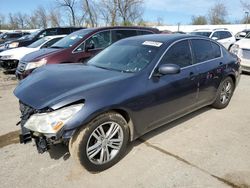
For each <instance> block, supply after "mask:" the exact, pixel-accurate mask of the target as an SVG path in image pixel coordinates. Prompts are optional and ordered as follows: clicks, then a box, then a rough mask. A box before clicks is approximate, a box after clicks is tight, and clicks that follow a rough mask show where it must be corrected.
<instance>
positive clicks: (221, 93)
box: [212, 77, 235, 109]
mask: <svg viewBox="0 0 250 188" xmlns="http://www.w3.org/2000/svg"><path fill="white" fill-rule="evenodd" d="M234 88H235V85H234V82H233V80H232V78H231V77H227V78H226V79H224V80H223V81H222V82H221V84H220V86H219V89H218V92H217V97H216V100H215V102H214V103H213V104H212V106H213V107H214V108H217V109H222V108H225V107H227V105H228V104H229V102H230V100H231V98H232V96H233V92H234Z"/></svg>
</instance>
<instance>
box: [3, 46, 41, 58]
mask: <svg viewBox="0 0 250 188" xmlns="http://www.w3.org/2000/svg"><path fill="white" fill-rule="evenodd" d="M37 50H39V49H38V48H27V47H20V48H14V49H10V50H5V51H3V52H1V53H0V56H10V55H11V56H12V57H11V59H17V60H20V59H21V58H22V57H23V56H25V55H26V54H29V53H31V52H34V51H37Z"/></svg>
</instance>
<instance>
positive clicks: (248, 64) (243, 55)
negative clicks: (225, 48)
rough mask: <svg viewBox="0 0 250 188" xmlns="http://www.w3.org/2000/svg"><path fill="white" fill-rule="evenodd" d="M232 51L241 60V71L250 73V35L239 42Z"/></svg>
mask: <svg viewBox="0 0 250 188" xmlns="http://www.w3.org/2000/svg"><path fill="white" fill-rule="evenodd" d="M230 51H231V52H232V53H234V54H236V55H237V56H238V57H239V58H240V59H241V70H242V71H245V72H250V33H248V34H247V36H246V37H245V38H243V39H241V40H239V41H237V42H236V43H235V44H234V45H233V46H232V48H231V49H230Z"/></svg>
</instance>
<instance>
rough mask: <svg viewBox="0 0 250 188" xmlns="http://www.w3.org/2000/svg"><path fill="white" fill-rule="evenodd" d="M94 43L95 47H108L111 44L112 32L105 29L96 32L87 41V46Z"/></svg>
mask: <svg viewBox="0 0 250 188" xmlns="http://www.w3.org/2000/svg"><path fill="white" fill-rule="evenodd" d="M90 44H94V49H100V48H106V47H107V46H109V45H110V44H111V32H110V31H103V32H99V33H96V34H94V35H93V36H92V37H90V38H89V39H88V40H87V41H86V46H88V45H90Z"/></svg>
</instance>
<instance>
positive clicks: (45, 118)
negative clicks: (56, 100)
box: [24, 104, 84, 134]
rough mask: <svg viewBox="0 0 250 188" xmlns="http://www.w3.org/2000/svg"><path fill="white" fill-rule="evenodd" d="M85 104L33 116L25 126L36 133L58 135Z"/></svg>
mask: <svg viewBox="0 0 250 188" xmlns="http://www.w3.org/2000/svg"><path fill="white" fill-rule="evenodd" d="M83 106H84V104H76V105H72V106H68V107H65V108H62V109H59V110H55V111H53V112H48V113H40V114H34V115H32V116H31V117H30V118H29V119H28V121H27V122H26V123H25V124H24V127H25V128H27V129H29V130H32V131H34V132H39V133H44V134H55V133H57V132H58V131H59V130H60V129H61V128H62V127H63V126H64V125H65V124H66V123H67V122H68V121H69V120H70V119H71V118H72V117H73V116H74V115H75V114H76V113H77V112H79V111H80V110H81V109H82V107H83Z"/></svg>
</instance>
